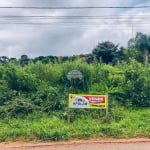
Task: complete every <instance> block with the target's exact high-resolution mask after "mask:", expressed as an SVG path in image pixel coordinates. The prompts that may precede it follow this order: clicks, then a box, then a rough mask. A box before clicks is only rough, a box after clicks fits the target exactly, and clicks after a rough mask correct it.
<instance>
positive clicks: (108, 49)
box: [92, 41, 118, 63]
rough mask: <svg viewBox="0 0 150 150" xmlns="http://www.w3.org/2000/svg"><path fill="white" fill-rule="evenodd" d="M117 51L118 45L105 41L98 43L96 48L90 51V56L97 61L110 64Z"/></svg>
mask: <svg viewBox="0 0 150 150" xmlns="http://www.w3.org/2000/svg"><path fill="white" fill-rule="evenodd" d="M117 50H118V45H115V44H113V43H112V42H109V41H105V42H102V43H98V45H97V46H96V48H94V50H93V51H92V54H93V55H94V57H95V58H96V60H97V61H102V62H104V63H111V62H112V61H113V59H114V57H115V53H116V52H117Z"/></svg>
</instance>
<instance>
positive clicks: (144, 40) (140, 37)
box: [128, 32, 150, 63]
mask: <svg viewBox="0 0 150 150" xmlns="http://www.w3.org/2000/svg"><path fill="white" fill-rule="evenodd" d="M128 47H130V48H131V47H132V48H133V47H134V48H136V49H137V50H139V51H140V52H141V53H142V54H143V56H144V59H145V63H147V62H148V56H149V54H150V35H146V34H143V33H141V32H138V33H137V34H136V36H135V38H132V39H130V40H129V42H128Z"/></svg>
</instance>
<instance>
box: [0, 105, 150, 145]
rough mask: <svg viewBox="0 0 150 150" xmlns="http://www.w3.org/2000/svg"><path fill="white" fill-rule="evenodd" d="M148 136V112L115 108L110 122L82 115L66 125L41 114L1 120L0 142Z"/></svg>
mask: <svg viewBox="0 0 150 150" xmlns="http://www.w3.org/2000/svg"><path fill="white" fill-rule="evenodd" d="M100 137H105V138H107V137H111V138H129V137H130V138H131V137H150V109H136V110H132V111H131V110H127V109H125V108H118V109H116V108H114V109H112V110H111V112H110V117H109V121H108V122H106V121H105V118H104V117H102V118H101V119H93V118H92V117H90V116H88V115H87V116H82V117H81V118H78V119H75V120H73V121H72V123H70V124H68V123H67V121H66V120H63V119H60V118H58V117H48V116H46V115H43V116H42V117H38V116H32V115H31V116H27V117H26V118H24V119H15V118H11V119H10V118H5V119H1V120H0V142H4V141H15V140H17V139H20V138H21V139H22V138H23V140H25V141H26V140H28V141H31V140H41V141H60V140H70V139H89V138H100Z"/></svg>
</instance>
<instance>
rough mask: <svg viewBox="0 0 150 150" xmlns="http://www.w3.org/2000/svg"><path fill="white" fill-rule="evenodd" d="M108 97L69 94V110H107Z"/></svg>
mask: <svg viewBox="0 0 150 150" xmlns="http://www.w3.org/2000/svg"><path fill="white" fill-rule="evenodd" d="M107 107H108V97H107V95H82V94H69V108H89V109H90V108H91V109H92V108H94V109H107Z"/></svg>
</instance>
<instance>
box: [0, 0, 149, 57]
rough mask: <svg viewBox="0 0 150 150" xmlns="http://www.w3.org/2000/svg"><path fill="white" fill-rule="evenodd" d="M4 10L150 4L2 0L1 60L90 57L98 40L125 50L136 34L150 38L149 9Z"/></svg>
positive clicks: (144, 2)
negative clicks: (53, 56) (41, 56)
mask: <svg viewBox="0 0 150 150" xmlns="http://www.w3.org/2000/svg"><path fill="white" fill-rule="evenodd" d="M4 6H13V7H20V6H21V7H22V6H23V7H32V6H36V7H59V6H60V7H62V6H64V7H65V6H66V7H71V6H80V7H82V6H134V7H135V6H150V0H0V56H8V57H17V58H19V57H20V56H21V55H23V54H27V55H28V56H29V57H37V56H40V55H43V56H47V55H57V56H64V55H69V56H70V55H75V54H86V53H90V52H91V51H92V49H93V48H94V47H95V46H96V45H97V43H98V42H102V41H106V40H109V41H112V42H114V43H115V44H120V45H123V46H126V45H127V41H128V39H129V38H131V37H133V36H134V35H135V33H136V32H143V33H147V34H150V10H149V9H148V8H147V9H143V8H140V9H132V8H130V9H63V10H62V9H61V10H60V9H8V8H7V9H6V8H5V9H4V8H1V7H4ZM16 16H17V17H16ZM19 16H21V17H19ZM23 16H24V17H23ZM29 16H38V17H29ZM39 16H42V17H39ZM43 16H47V17H43ZM62 16H76V17H72V18H71V17H62ZM77 16H82V17H83V16H84V17H83V18H82V17H77ZM87 16H94V17H87ZM104 18H106V19H104ZM110 18H111V19H110ZM112 18H113V19H112Z"/></svg>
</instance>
